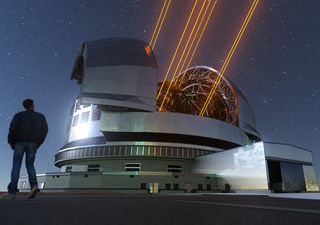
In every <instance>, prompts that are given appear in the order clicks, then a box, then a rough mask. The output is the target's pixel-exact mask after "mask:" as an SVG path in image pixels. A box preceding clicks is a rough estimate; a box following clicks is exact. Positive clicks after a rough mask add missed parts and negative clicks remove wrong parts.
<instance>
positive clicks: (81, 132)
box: [76, 123, 89, 139]
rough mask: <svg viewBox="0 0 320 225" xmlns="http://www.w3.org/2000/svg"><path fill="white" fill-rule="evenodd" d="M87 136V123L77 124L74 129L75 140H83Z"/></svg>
mask: <svg viewBox="0 0 320 225" xmlns="http://www.w3.org/2000/svg"><path fill="white" fill-rule="evenodd" d="M88 136H89V123H83V124H79V125H78V126H77V127H76V139H83V138H87V137H88Z"/></svg>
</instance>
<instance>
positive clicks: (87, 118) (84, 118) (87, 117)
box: [81, 111, 90, 123]
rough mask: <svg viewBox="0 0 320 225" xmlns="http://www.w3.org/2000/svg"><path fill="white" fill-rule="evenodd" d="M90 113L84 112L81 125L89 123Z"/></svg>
mask: <svg viewBox="0 0 320 225" xmlns="http://www.w3.org/2000/svg"><path fill="white" fill-rule="evenodd" d="M89 115H90V112H89V111H88V112H84V113H82V114H81V123H86V122H88V121H89Z"/></svg>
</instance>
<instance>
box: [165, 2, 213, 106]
mask: <svg viewBox="0 0 320 225" xmlns="http://www.w3.org/2000/svg"><path fill="white" fill-rule="evenodd" d="M206 2H207V1H206V0H205V1H203V3H202V6H201V9H200V12H199V13H198V16H197V19H196V22H195V23H194V24H193V27H192V30H191V32H190V34H189V38H188V40H187V43H186V45H185V47H184V49H183V52H182V55H181V56H180V59H179V61H178V64H177V66H176V69H175V70H174V73H173V76H172V78H171V80H170V84H169V87H168V88H167V90H166V93H165V95H164V98H163V100H162V103H161V105H160V108H159V110H161V109H162V107H163V104H164V102H165V101H166V100H167V99H166V98H167V95H168V93H169V90H170V88H171V86H172V82H173V80H174V78H175V76H176V74H177V72H178V69H179V67H180V63H181V61H182V59H183V58H184V57H185V52H186V50H187V48H188V45H189V42H190V39H191V37H192V35H193V32H194V29H195V27H196V25H197V24H198V20H199V18H200V15H201V13H202V10H203V8H204V6H205V4H206ZM168 100H169V99H168Z"/></svg>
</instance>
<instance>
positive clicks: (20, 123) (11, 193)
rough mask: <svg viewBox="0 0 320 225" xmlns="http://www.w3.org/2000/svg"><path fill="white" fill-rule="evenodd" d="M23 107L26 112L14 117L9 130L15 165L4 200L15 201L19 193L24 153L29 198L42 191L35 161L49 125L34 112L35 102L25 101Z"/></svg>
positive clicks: (41, 116) (42, 116) (42, 117)
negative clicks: (39, 186)
mask: <svg viewBox="0 0 320 225" xmlns="http://www.w3.org/2000/svg"><path fill="white" fill-rule="evenodd" d="M23 106H24V108H25V109H26V110H25V111H23V112H19V113H17V114H15V115H14V117H13V119H12V121H11V124H10V128H9V134H8V143H9V144H10V146H11V148H12V149H13V165H12V171H11V182H10V184H9V185H8V193H6V194H5V195H3V196H2V197H1V198H2V199H14V198H15V196H16V193H17V192H18V191H19V190H18V189H17V186H18V180H19V175H20V168H21V163H22V158H23V155H24V153H26V168H27V172H28V176H29V183H30V187H31V191H30V193H29V195H28V198H34V197H35V196H36V194H37V192H39V191H40V190H39V189H38V181H37V176H36V170H35V168H34V160H35V156H36V153H37V149H38V148H39V146H40V145H41V144H42V143H43V142H44V140H45V138H46V136H47V133H48V125H47V122H46V118H45V117H44V115H42V114H41V113H38V112H35V111H34V105H33V100H31V99H26V100H24V101H23Z"/></svg>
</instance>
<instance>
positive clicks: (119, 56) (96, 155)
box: [19, 38, 318, 193]
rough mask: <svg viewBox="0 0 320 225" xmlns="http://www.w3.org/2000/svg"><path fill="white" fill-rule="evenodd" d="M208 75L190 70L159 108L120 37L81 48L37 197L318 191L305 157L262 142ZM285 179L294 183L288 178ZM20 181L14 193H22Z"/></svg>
mask: <svg viewBox="0 0 320 225" xmlns="http://www.w3.org/2000/svg"><path fill="white" fill-rule="evenodd" d="M219 76H220V74H219V72H218V71H216V70H214V69H212V68H210V67H206V66H196V67H192V68H189V69H188V70H186V71H184V72H182V73H181V74H180V75H178V76H177V77H176V78H175V79H174V80H172V85H170V90H169V92H168V96H167V99H169V100H166V101H164V104H163V107H162V109H161V111H159V107H160V105H161V103H162V101H163V100H164V96H163V94H160V95H159V97H158V99H157V91H158V90H159V87H160V85H163V87H164V90H167V88H168V87H169V83H168V82H169V81H165V83H164V84H158V68H157V61H156V58H155V56H154V54H153V51H152V49H151V48H150V47H149V46H148V44H147V43H145V42H143V41H140V40H137V39H130V38H109V39H104V40H97V41H88V42H85V43H84V44H83V45H82V46H81V48H80V51H79V54H78V56H77V58H76V61H75V64H74V67H73V70H72V75H71V79H73V80H76V81H77V82H78V83H79V85H80V94H79V97H78V98H77V99H76V100H75V103H74V105H73V107H72V109H71V111H70V116H69V123H68V126H67V133H66V142H65V144H64V145H63V147H62V148H61V149H60V150H58V152H57V154H56V156H55V165H56V166H57V167H59V168H60V172H58V173H46V174H42V175H38V179H39V183H40V184H41V188H43V189H46V190H63V191H64V190H79V189H85V190H89V189H90V190H110V191H117V192H120V191H126V192H129V191H133V192H152V193H157V192H203V191H206V192H211V191H223V190H224V191H228V190H229V188H228V187H231V189H232V190H235V191H253V190H255V191H262V192H270V191H305V190H316V189H317V188H318V186H317V181H316V178H315V172H314V168H313V159H312V152H310V151H308V150H305V149H301V148H298V147H295V146H291V145H288V144H277V143H264V142H262V140H261V135H260V134H259V132H258V131H257V130H256V124H255V116H254V113H253V110H252V109H251V107H250V105H249V104H248V101H247V100H246V98H245V97H244V95H243V94H242V93H241V91H240V90H239V89H238V88H237V87H236V86H235V85H234V84H233V83H232V82H231V81H229V80H228V79H227V78H225V77H222V79H221V81H220V82H219V83H218V86H217V90H216V92H215V94H214V96H213V98H212V100H211V102H209V106H208V109H207V111H206V112H205V114H204V116H203V117H200V116H198V114H199V112H200V110H201V107H202V105H203V104H204V101H205V99H206V97H207V95H208V93H209V91H210V89H211V87H212V86H213V85H214V84H215V82H217V80H219V79H218V78H219ZM293 173H294V177H293ZM27 185H28V182H27V177H21V178H20V181H19V186H20V189H26V188H28V186H27Z"/></svg>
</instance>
